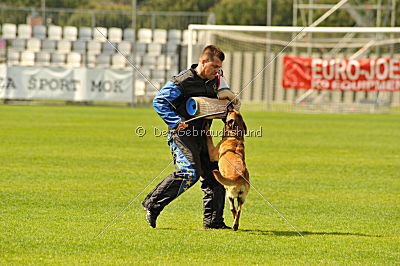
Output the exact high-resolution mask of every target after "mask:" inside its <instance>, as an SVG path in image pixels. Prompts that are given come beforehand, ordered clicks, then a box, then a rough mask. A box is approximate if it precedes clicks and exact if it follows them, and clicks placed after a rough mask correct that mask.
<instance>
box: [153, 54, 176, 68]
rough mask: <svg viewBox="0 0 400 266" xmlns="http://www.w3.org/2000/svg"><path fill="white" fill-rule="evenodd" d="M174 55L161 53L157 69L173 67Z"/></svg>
mask: <svg viewBox="0 0 400 266" xmlns="http://www.w3.org/2000/svg"><path fill="white" fill-rule="evenodd" d="M172 62H173V60H172V57H171V56H167V55H160V56H158V57H157V63H156V64H157V69H165V70H169V69H171V68H172Z"/></svg>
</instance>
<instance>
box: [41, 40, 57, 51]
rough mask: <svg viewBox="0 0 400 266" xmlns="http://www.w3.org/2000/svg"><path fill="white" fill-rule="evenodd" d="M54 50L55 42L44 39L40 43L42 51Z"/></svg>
mask: <svg viewBox="0 0 400 266" xmlns="http://www.w3.org/2000/svg"><path fill="white" fill-rule="evenodd" d="M55 50H56V41H54V40H48V39H45V40H43V41H42V51H45V52H54V51H55Z"/></svg>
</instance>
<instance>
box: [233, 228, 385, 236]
mask: <svg viewBox="0 0 400 266" xmlns="http://www.w3.org/2000/svg"><path fill="white" fill-rule="evenodd" d="M239 231H241V232H246V233H250V234H256V235H276V236H299V234H298V233H297V232H296V231H273V230H259V229H243V230H241V229H240V228H239ZM300 233H301V234H302V235H303V236H308V235H336V236H362V237H382V236H381V235H367V234H361V233H348V232H310V231H301V232H300Z"/></svg>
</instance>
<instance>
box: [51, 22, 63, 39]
mask: <svg viewBox="0 0 400 266" xmlns="http://www.w3.org/2000/svg"><path fill="white" fill-rule="evenodd" d="M47 34H48V39H49V40H55V41H59V40H61V39H62V28H61V27H60V26H56V25H50V26H49V27H48V29H47Z"/></svg>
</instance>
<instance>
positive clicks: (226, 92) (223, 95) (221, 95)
mask: <svg viewBox="0 0 400 266" xmlns="http://www.w3.org/2000/svg"><path fill="white" fill-rule="evenodd" d="M217 96H218V99H220V100H225V99H226V100H229V101H230V102H232V103H233V104H234V105H240V100H239V98H238V97H236V95H235V94H234V93H233V92H232V91H231V90H230V89H222V90H219V91H218V92H217Z"/></svg>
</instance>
